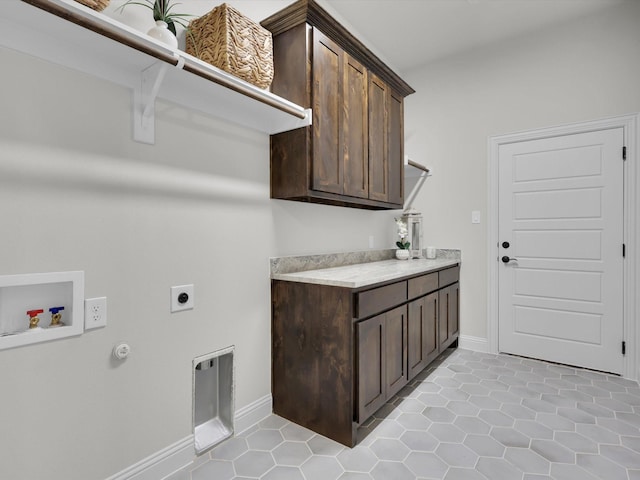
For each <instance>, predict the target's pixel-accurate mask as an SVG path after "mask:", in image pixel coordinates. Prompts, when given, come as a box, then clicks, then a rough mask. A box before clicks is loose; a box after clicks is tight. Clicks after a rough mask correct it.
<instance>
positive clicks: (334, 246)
mask: <svg viewBox="0 0 640 480" xmlns="http://www.w3.org/2000/svg"><path fill="white" fill-rule="evenodd" d="M0 63H1V64H2V65H3V67H2V88H1V89H0V108H1V111H2V115H0V218H1V219H2V228H1V230H0V231H1V232H2V235H1V238H0V246H1V248H0V274H17V273H29V272H49V271H67V270H84V271H85V279H86V297H87V298H91V297H95V296H103V295H104V296H106V297H107V298H108V313H109V315H108V317H109V324H108V326H107V327H106V328H105V329H100V330H94V331H90V332H87V333H85V334H84V335H82V336H80V337H76V338H71V339H64V340H59V341H54V342H49V343H44V344H36V345H31V346H27V347H23V348H16V349H12V350H4V351H0V366H1V368H0V430H1V431H2V435H0V478H2V479H12V480H34V479H48V480H62V479H65V480H100V479H104V478H106V477H108V476H110V475H112V474H114V473H116V472H119V471H121V470H123V469H125V468H126V467H128V466H130V465H133V464H135V463H136V462H138V461H140V460H141V459H143V458H145V457H146V456H148V455H150V454H153V453H155V452H157V451H159V450H161V449H163V448H165V447H167V446H169V445H171V444H173V443H174V442H177V441H179V440H181V439H183V438H185V437H186V436H188V435H189V434H190V433H191V431H192V430H191V429H192V424H191V415H192V413H191V388H192V385H191V375H192V372H191V362H192V359H193V358H194V357H196V356H199V355H202V354H205V353H208V352H212V351H215V350H217V349H220V348H224V347H226V346H228V345H235V346H236V355H235V359H236V362H237V365H236V376H237V391H236V408H241V407H243V406H246V405H248V404H250V403H252V402H254V401H256V400H258V399H260V398H262V397H264V396H265V395H268V394H269V393H270V296H269V295H270V293H269V292H270V282H269V270H268V268H269V267H268V259H269V257H270V256H281V255H292V254H303V253H322V252H334V251H345V250H347V251H348V250H365V249H367V248H368V240H369V235H374V237H375V242H376V243H375V247H376V248H390V247H391V246H392V245H393V241H394V240H395V224H394V222H393V214H394V212H368V211H363V210H357V209H347V208H339V207H331V206H322V205H310V204H301V203H294V202H285V201H276V200H270V199H269V138H268V136H267V135H265V134H260V133H256V132H253V131H250V130H247V129H245V128H243V127H238V126H234V125H230V124H227V123H225V122H223V121H217V120H213V119H211V118H207V117H204V116H201V115H199V114H197V113H195V112H193V111H187V110H185V109H182V108H180V107H178V106H175V105H171V104H167V103H162V102H160V103H159V104H158V107H157V116H156V128H157V129H156V138H157V143H156V145H155V146H149V145H143V144H138V143H135V142H133V141H132V140H131V132H130V130H131V116H130V100H131V98H130V92H129V91H127V90H126V89H123V88H120V87H117V86H114V85H112V84H109V83H106V82H103V81H100V80H97V79H94V78H91V77H88V76H84V75H81V74H78V73H75V72H72V71H69V70H67V69H65V68H61V67H57V66H53V65H50V64H48V63H46V62H44V61H41V60H36V59H33V58H30V57H27V56H25V55H22V54H18V53H15V52H12V51H8V50H5V49H0ZM395 213H397V212H395ZM184 283H194V284H195V293H196V308H195V309H194V310H193V311H189V312H182V313H178V314H170V313H169V287H170V286H171V285H180V284H184ZM45 318H46V317H45ZM26 320H27V317H26V315H25V321H26ZM43 321H44V320H43ZM119 341H126V342H128V343H129V344H130V345H131V348H132V352H131V355H130V358H128V359H127V360H126V361H125V362H117V361H114V360H112V359H111V350H112V348H113V346H114V345H115V344H116V343H117V342H119Z"/></svg>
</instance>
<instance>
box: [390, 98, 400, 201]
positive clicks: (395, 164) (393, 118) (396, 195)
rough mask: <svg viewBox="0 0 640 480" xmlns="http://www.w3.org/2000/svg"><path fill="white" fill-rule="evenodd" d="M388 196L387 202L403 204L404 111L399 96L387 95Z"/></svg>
mask: <svg viewBox="0 0 640 480" xmlns="http://www.w3.org/2000/svg"><path fill="white" fill-rule="evenodd" d="M388 168H389V195H388V198H387V200H388V201H389V202H391V203H397V204H399V205H402V204H403V203H404V110H403V99H402V97H401V96H400V95H397V94H394V93H393V92H390V94H389V158H388Z"/></svg>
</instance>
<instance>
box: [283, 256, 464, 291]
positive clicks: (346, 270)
mask: <svg viewBox="0 0 640 480" xmlns="http://www.w3.org/2000/svg"><path fill="white" fill-rule="evenodd" d="M458 263H460V259H459V258H440V257H439V258H435V259H433V260H428V259H424V258H417V259H411V260H396V259H393V260H383V261H379V262H368V263H360V264H356V265H345V266H341V267H332V268H321V269H317V270H307V271H303V272H293V273H272V275H271V278H272V279H274V280H286V281H289V282H301V283H314V284H317V285H332V286H336V287H347V288H360V287H367V286H369V285H375V284H377V283H382V282H388V281H392V280H395V279H399V278H402V277H408V276H411V275H419V274H421V273H428V272H430V271H433V270H440V269H442V268H446V267H450V266H453V265H457V264H458Z"/></svg>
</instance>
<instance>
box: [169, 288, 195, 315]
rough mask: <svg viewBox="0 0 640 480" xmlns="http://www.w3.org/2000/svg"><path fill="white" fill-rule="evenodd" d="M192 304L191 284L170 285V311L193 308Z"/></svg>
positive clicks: (193, 302) (193, 299) (193, 301)
mask: <svg viewBox="0 0 640 480" xmlns="http://www.w3.org/2000/svg"><path fill="white" fill-rule="evenodd" d="M194 306H195V297H194V295H193V285H178V286H176V287H171V313H174V312H181V311H182V310H193V307H194Z"/></svg>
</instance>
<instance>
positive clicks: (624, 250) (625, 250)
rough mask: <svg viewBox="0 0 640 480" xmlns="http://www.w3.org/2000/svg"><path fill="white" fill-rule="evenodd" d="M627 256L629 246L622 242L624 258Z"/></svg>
mask: <svg viewBox="0 0 640 480" xmlns="http://www.w3.org/2000/svg"><path fill="white" fill-rule="evenodd" d="M626 256H627V246H626V245H625V244H624V243H623V244H622V258H626Z"/></svg>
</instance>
